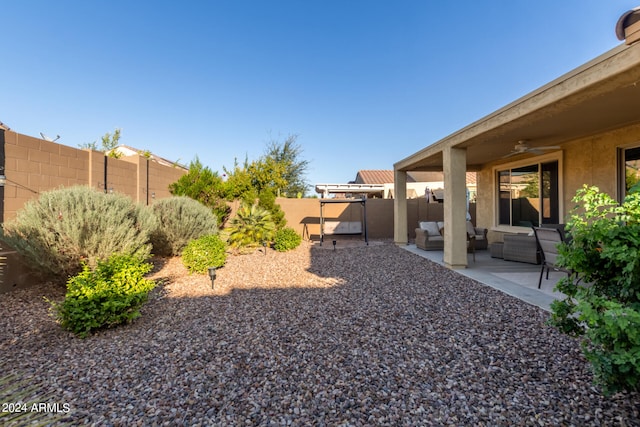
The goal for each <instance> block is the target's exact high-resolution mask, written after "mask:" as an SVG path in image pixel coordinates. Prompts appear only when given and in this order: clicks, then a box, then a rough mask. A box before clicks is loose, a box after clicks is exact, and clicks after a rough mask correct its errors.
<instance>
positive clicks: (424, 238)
mask: <svg viewBox="0 0 640 427" xmlns="http://www.w3.org/2000/svg"><path fill="white" fill-rule="evenodd" d="M441 224H442V223H438V222H436V221H424V222H420V223H418V225H419V227H418V228H416V247H418V248H420V249H422V250H425V251H441V250H443V249H444V238H443V237H442V234H441V233H440V229H441V228H442V227H441V226H440V225H441Z"/></svg>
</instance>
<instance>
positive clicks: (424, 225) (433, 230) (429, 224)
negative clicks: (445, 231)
mask: <svg viewBox="0 0 640 427" xmlns="http://www.w3.org/2000/svg"><path fill="white" fill-rule="evenodd" d="M418 225H419V226H420V229H422V230H425V231H426V232H427V233H428V234H429V235H430V236H439V235H440V230H439V229H438V224H436V223H435V222H434V221H422V222H420V223H418Z"/></svg>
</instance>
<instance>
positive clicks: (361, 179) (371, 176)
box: [354, 169, 477, 184]
mask: <svg viewBox="0 0 640 427" xmlns="http://www.w3.org/2000/svg"><path fill="white" fill-rule="evenodd" d="M393 181H394V176H393V171H392V170H379V169H373V170H361V171H358V174H357V175H356V179H355V181H354V183H355V184H391V183H393ZM440 181H444V173H443V172H419V171H410V172H407V182H440ZM476 183H477V178H476V173H475V172H467V184H476Z"/></svg>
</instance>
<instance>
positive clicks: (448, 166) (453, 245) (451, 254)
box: [442, 147, 467, 268]
mask: <svg viewBox="0 0 640 427" xmlns="http://www.w3.org/2000/svg"><path fill="white" fill-rule="evenodd" d="M442 159H443V168H444V263H445V265H447V266H448V267H449V268H466V267H467V231H466V230H467V228H466V214H467V196H466V185H467V183H466V172H467V151H466V150H465V149H463V148H452V147H447V148H445V149H444V151H443V152H442Z"/></svg>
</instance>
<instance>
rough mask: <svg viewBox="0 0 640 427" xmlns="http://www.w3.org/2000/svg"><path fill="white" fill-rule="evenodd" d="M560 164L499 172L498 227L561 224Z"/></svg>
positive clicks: (548, 163) (545, 164)
mask: <svg viewBox="0 0 640 427" xmlns="http://www.w3.org/2000/svg"><path fill="white" fill-rule="evenodd" d="M558 188H559V186H558V162H557V161H551V162H546V163H535V164H531V165H526V166H522V167H518V168H513V169H506V170H499V171H498V195H499V200H498V224H500V225H513V226H520V227H532V226H536V227H537V226H539V225H540V224H557V223H559V218H560V209H559V193H558Z"/></svg>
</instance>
